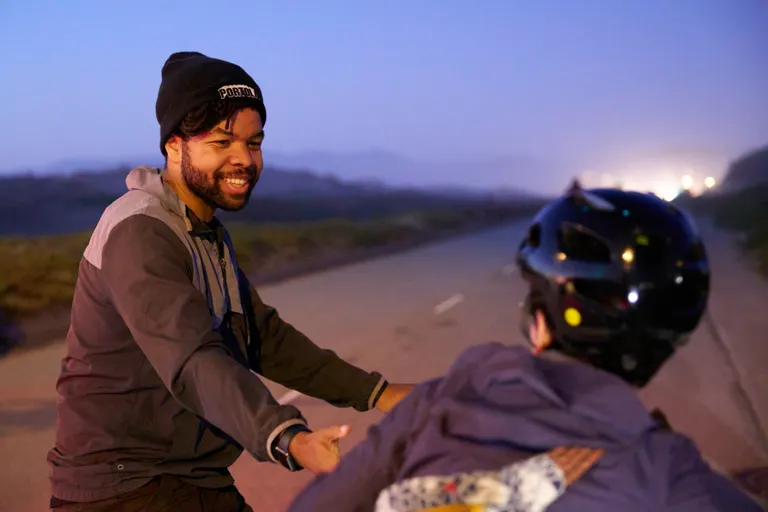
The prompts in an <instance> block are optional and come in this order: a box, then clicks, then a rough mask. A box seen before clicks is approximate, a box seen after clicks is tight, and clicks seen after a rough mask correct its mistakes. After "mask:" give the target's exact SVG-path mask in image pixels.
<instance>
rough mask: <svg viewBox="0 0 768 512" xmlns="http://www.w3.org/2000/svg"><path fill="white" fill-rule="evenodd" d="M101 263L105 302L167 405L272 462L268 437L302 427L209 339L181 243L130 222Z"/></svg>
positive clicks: (153, 225)
mask: <svg viewBox="0 0 768 512" xmlns="http://www.w3.org/2000/svg"><path fill="white" fill-rule="evenodd" d="M101 261H102V263H101V276H102V279H103V282H104V284H105V287H106V289H107V291H108V296H109V298H110V300H111V302H112V303H113V305H114V307H115V308H116V309H117V311H118V313H119V314H120V316H121V317H122V319H123V321H124V322H125V325H126V327H127V328H128V329H129V330H130V332H131V334H132V335H133V338H134V339H135V340H136V343H137V344H138V346H139V347H140V348H141V350H142V351H143V352H144V354H145V355H146V357H147V359H148V361H149V363H150V364H151V365H152V367H153V368H154V369H155V371H157V373H158V375H159V376H160V379H161V380H162V381H163V384H164V385H165V386H166V387H167V388H168V390H169V391H170V393H171V395H172V396H173V398H174V399H176V400H177V401H178V402H179V403H180V404H181V405H182V406H184V407H185V408H186V409H188V410H190V411H192V412H193V413H195V414H197V415H199V416H201V417H203V418H205V419H206V420H208V421H209V422H210V423H212V424H213V425H215V426H216V427H218V428H219V429H221V430H222V431H224V432H225V433H227V434H228V435H229V436H231V437H232V438H233V439H235V440H236V441H237V442H238V443H240V445H241V446H243V447H244V448H245V449H246V450H248V451H249V452H250V453H251V454H253V456H254V457H255V458H256V459H258V460H262V461H263V460H270V459H271V454H270V453H269V450H268V449H267V447H268V446H269V444H271V442H272V440H273V439H274V437H275V436H276V435H277V434H279V433H280V432H282V430H283V429H284V428H285V427H287V426H288V425H291V424H294V423H304V419H303V418H302V416H301V414H300V413H299V411H298V409H296V408H295V407H292V406H282V405H279V404H278V403H277V402H276V401H275V399H274V398H273V397H272V395H271V394H270V392H269V390H268V389H267V388H266V386H264V384H263V382H262V381H261V379H260V378H259V377H258V376H257V375H255V374H254V373H253V372H251V370H250V369H249V368H247V367H246V366H243V365H242V364H240V363H239V362H238V361H237V360H236V359H235V357H234V356H233V354H232V353H231V352H230V351H229V350H228V349H227V347H226V345H225V344H224V342H223V340H222V338H221V336H220V335H219V334H218V333H216V332H215V331H214V329H213V322H212V320H211V314H210V311H209V310H208V304H207V302H206V299H205V297H204V295H203V294H202V293H201V292H200V291H199V290H198V289H197V288H196V287H195V286H194V285H193V283H192V278H191V262H192V260H191V256H190V254H189V252H188V251H187V249H186V248H185V246H184V244H183V242H182V241H181V239H180V238H179V237H178V236H177V235H176V234H175V233H174V232H173V230H172V229H171V228H170V227H168V226H167V225H165V224H164V223H163V222H162V221H160V220H158V219H155V218H153V217H149V216H147V215H142V214H138V215H133V216H130V217H128V218H127V219H125V220H123V221H121V222H120V223H118V224H117V225H116V226H115V227H114V228H112V230H111V232H110V233H109V237H108V239H107V241H106V243H105V245H104V247H103V251H102V258H101Z"/></svg>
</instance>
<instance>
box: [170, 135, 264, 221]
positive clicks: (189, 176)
mask: <svg viewBox="0 0 768 512" xmlns="http://www.w3.org/2000/svg"><path fill="white" fill-rule="evenodd" d="M181 177H182V178H183V179H184V182H185V183H186V185H187V188H189V190H190V191H191V192H192V193H193V194H195V195H196V196H197V197H199V198H200V199H202V200H203V201H204V202H205V203H206V204H207V205H208V206H210V207H211V208H214V209H220V210H224V211H227V212H236V211H239V210H242V209H243V208H245V206H246V205H247V204H248V200H249V199H250V197H251V192H253V187H254V186H255V185H256V182H257V181H258V180H259V169H258V167H257V166H256V165H251V166H249V167H246V168H240V169H233V170H232V171H223V170H221V169H217V170H216V171H214V173H213V175H210V174H208V173H206V172H204V171H201V170H200V169H199V168H197V167H195V166H194V165H193V164H192V162H191V159H190V157H189V150H188V148H187V145H186V143H184V142H182V145H181ZM226 178H241V179H246V180H248V183H249V185H248V188H247V189H246V190H244V191H243V192H241V193H238V194H232V193H228V192H225V191H224V190H223V189H222V183H223V182H224V180H225V179H226Z"/></svg>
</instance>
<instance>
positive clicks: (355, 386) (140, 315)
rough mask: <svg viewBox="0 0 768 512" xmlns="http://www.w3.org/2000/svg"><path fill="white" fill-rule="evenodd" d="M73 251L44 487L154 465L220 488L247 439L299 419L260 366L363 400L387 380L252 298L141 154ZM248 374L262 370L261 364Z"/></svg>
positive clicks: (109, 488) (141, 471)
mask: <svg viewBox="0 0 768 512" xmlns="http://www.w3.org/2000/svg"><path fill="white" fill-rule="evenodd" d="M126 184H127V186H128V192H127V193H125V194H124V195H123V196H122V197H120V198H119V199H117V200H116V201H115V202H114V203H113V204H112V205H110V206H109V207H108V208H107V209H106V210H105V212H104V214H103V216H102V217H101V219H100V221H99V223H98V225H97V227H96V229H95V231H94V233H93V235H92V237H91V240H90V243H89V245H88V247H87V249H86V250H85V254H84V257H83V259H82V261H81V263H80V268H79V275H78V280H77V285H76V288H75V295H74V300H73V303H72V317H71V326H70V329H69V332H68V334H67V353H66V356H65V357H64V359H63V360H62V366H61V375H60V377H59V380H58V382H57V390H58V393H59V395H60V400H59V404H58V422H57V428H56V441H55V447H54V448H53V449H51V450H50V452H49V454H48V461H49V465H50V467H51V481H52V492H53V495H54V496H55V497H56V498H59V499H61V500H67V501H97V500H101V499H105V498H108V497H111V496H114V495H118V494H121V493H125V492H129V491H131V490H133V489H136V488H138V487H140V486H141V485H143V484H145V483H147V482H148V481H149V480H150V479H152V478H153V477H154V476H156V475H159V474H172V475H176V476H179V477H181V478H183V479H186V480H188V481H189V482H191V483H194V484H196V485H199V486H202V487H224V486H227V485H231V484H232V483H233V479H232V477H231V475H230V474H229V471H228V467H229V466H230V465H231V464H232V463H234V462H235V460H236V459H237V458H238V457H239V455H240V454H241V453H242V450H243V449H245V450H247V451H248V452H250V453H251V454H252V455H253V456H254V457H255V458H256V459H257V460H261V461H269V460H271V459H272V456H271V454H270V451H269V450H268V446H269V445H270V443H271V442H272V440H273V439H274V438H275V437H276V436H277V435H278V434H279V433H280V432H282V430H284V429H285V428H286V427H287V426H289V425H292V424H295V423H304V421H305V420H304V418H303V417H302V415H301V413H300V412H299V410H298V409H296V408H295V407H293V406H290V405H279V404H278V403H277V402H276V401H275V399H274V398H273V397H272V395H271V394H270V392H269V391H268V389H267V388H266V387H265V385H264V384H263V382H262V380H261V377H260V376H262V377H264V378H267V379H270V380H272V381H275V382H278V383H280V384H283V385H285V386H287V387H289V388H291V389H295V390H297V391H299V392H301V393H303V394H306V395H308V396H312V397H315V398H318V399H321V400H325V401H326V402H328V403H330V404H332V405H334V406H337V407H353V408H354V409H356V410H358V411H366V410H369V409H371V408H372V407H373V406H374V405H375V399H376V397H377V396H378V395H379V392H380V390H381V389H382V387H383V385H384V383H385V381H384V379H383V378H382V376H381V375H380V374H378V373H376V372H370V373H369V372H365V371H363V370H361V369H359V368H357V367H355V366H353V365H351V364H349V363H346V362H345V361H343V360H342V359H340V358H339V357H338V356H337V355H336V354H335V353H334V352H332V351H330V350H324V349H321V348H319V347H318V346H316V345H315V344H314V343H312V341H310V340H309V339H308V338H307V337H306V336H304V335H303V334H301V333H300V332H299V331H297V330H296V329H295V328H294V327H292V326H291V325H290V324H288V323H286V322H285V321H283V320H282V319H281V318H280V316H279V315H278V313H277V311H275V309H273V308H271V307H270V306H268V305H266V304H264V303H263V302H262V300H261V298H260V297H259V295H258V293H257V292H256V290H254V288H253V287H252V286H250V284H249V283H248V280H247V278H246V277H245V275H244V274H243V273H242V272H241V271H240V269H239V268H238V266H237V260H236V258H235V255H234V250H233V247H232V244H231V241H230V239H229V236H228V234H227V231H226V230H225V229H224V228H223V226H222V225H221V224H220V223H218V221H216V220H215V219H214V221H213V222H211V223H208V224H203V223H202V222H200V221H199V220H198V219H197V218H196V217H195V216H194V214H193V213H192V212H191V211H190V210H188V209H187V207H186V206H185V205H184V203H183V202H182V201H181V200H180V199H179V197H178V196H177V195H176V194H175V193H174V192H173V191H172V190H171V189H170V187H168V185H167V184H166V183H165V182H164V181H163V179H162V173H161V172H160V171H158V170H156V169H150V168H146V167H139V168H137V169H134V170H133V171H131V173H130V174H129V175H128V177H127V179H126ZM259 375H260V376H259Z"/></svg>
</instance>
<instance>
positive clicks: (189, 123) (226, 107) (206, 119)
mask: <svg viewBox="0 0 768 512" xmlns="http://www.w3.org/2000/svg"><path fill="white" fill-rule="evenodd" d="M245 108H254V107H253V100H251V99H248V98H235V99H231V100H214V101H209V102H207V103H203V104H202V105H200V106H199V107H196V108H193V109H192V110H190V111H189V112H187V114H186V115H185V116H184V117H183V118H182V119H181V122H179V124H178V125H177V126H176V129H174V130H173V132H172V133H171V136H172V137H173V136H174V135H178V136H179V137H181V140H188V139H189V138H190V137H195V136H197V135H200V134H201V133H205V132H207V131H210V130H212V129H213V128H214V127H215V126H216V125H217V124H219V123H220V122H222V121H224V120H226V121H227V125H226V128H227V129H228V128H229V125H230V123H231V122H232V118H233V117H234V115H235V113H237V112H239V111H240V110H243V109H245ZM165 163H166V165H167V164H168V157H167V156H166V157H165Z"/></svg>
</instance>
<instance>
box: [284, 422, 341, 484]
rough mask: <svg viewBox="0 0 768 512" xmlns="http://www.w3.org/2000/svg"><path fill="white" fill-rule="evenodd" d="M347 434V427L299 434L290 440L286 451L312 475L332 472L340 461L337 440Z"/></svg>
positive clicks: (334, 427) (328, 428)
mask: <svg viewBox="0 0 768 512" xmlns="http://www.w3.org/2000/svg"><path fill="white" fill-rule="evenodd" d="M347 434H349V425H341V426H333V427H326V428H323V429H320V430H318V431H317V432H311V433H310V432H300V433H298V434H296V435H295V436H294V437H293V439H291V442H290V444H289V445H288V451H289V452H290V454H291V455H292V456H293V458H295V459H296V462H298V463H299V464H301V465H302V466H303V467H304V468H306V469H307V470H309V471H311V472H312V473H314V474H316V475H317V474H320V473H329V472H331V471H333V470H334V469H335V468H336V466H337V465H338V463H339V461H340V460H341V451H340V450H339V439H341V438H342V437H345V436H346V435H347Z"/></svg>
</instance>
